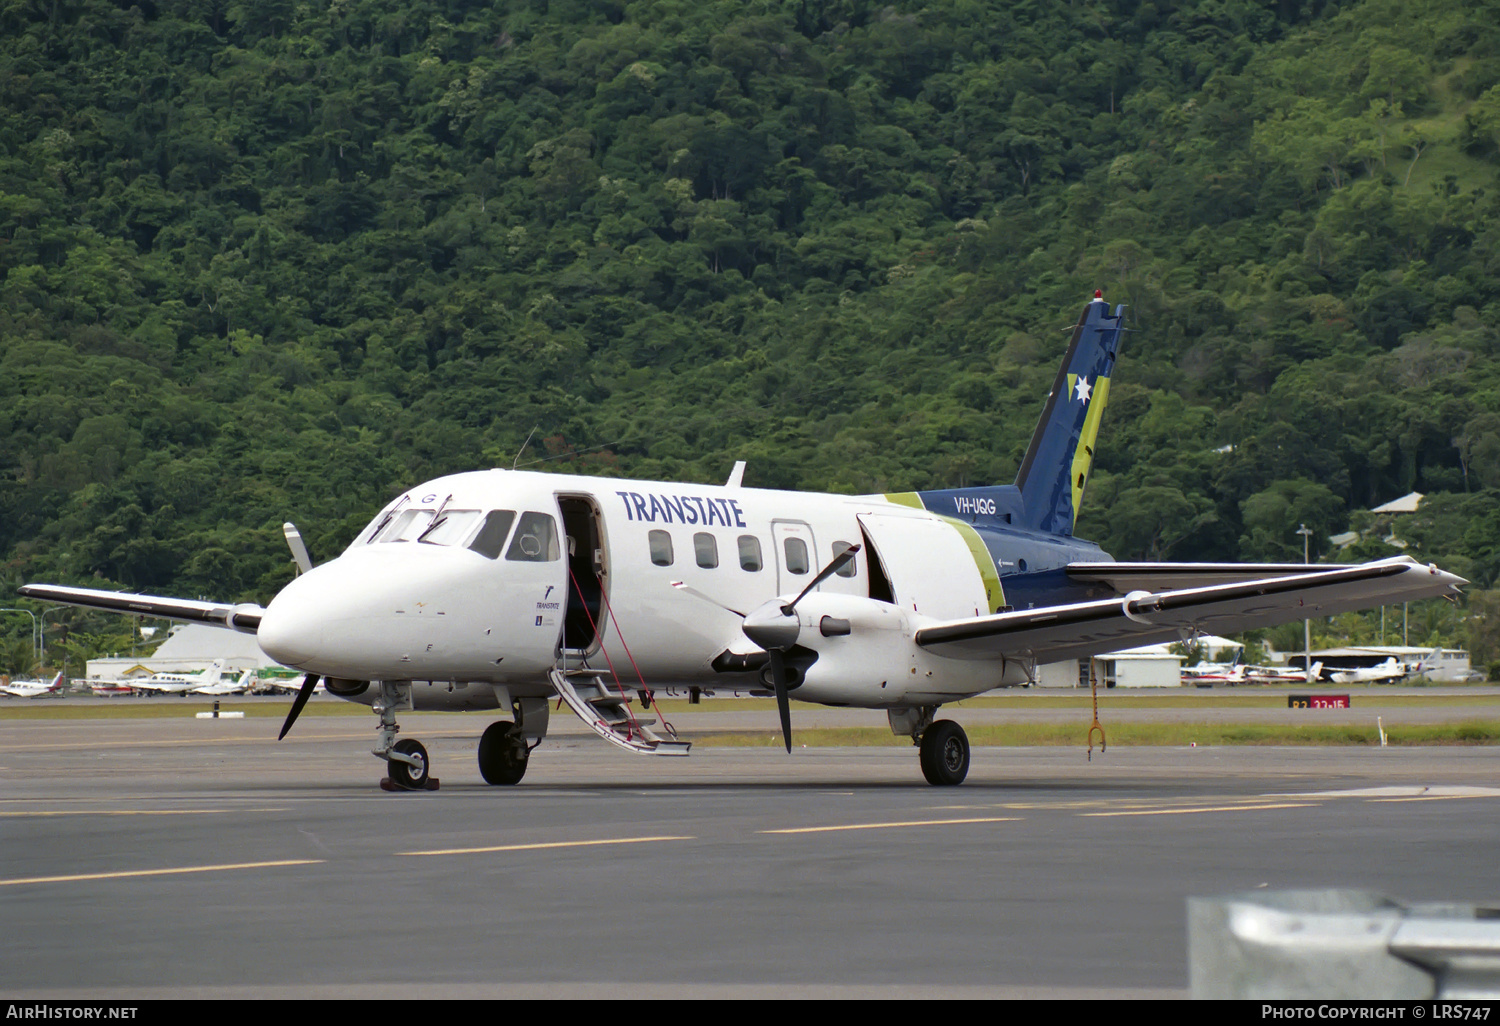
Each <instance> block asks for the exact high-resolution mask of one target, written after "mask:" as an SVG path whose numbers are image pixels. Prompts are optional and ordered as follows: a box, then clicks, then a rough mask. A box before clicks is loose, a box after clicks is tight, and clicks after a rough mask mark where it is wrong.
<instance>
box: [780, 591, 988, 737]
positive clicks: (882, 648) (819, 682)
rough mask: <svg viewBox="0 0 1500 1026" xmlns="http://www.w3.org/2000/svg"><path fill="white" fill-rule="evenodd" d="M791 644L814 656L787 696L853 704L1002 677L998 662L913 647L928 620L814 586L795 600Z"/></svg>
mask: <svg viewBox="0 0 1500 1026" xmlns="http://www.w3.org/2000/svg"><path fill="white" fill-rule="evenodd" d="M796 615H797V620H798V626H799V631H798V637H797V646H798V647H799V648H808V649H812V650H813V651H815V652H816V653H817V654H818V658H817V660H816V661H815V662H813V663H812V665H811V666H808V667H807V669H806V672H805V673H804V675H803V679H802V682H801V684H799V685H798V686H797V687H796V688H795V689H794V690H793V691H792V697H793V698H798V699H802V700H804V701H809V702H822V703H825V704H827V705H849V706H857V707H861V708H875V709H880V708H886V707H889V706H906V705H932V704H940V703H942V702H952V701H955V700H957V699H959V698H963V697H965V696H968V695H974V694H978V693H979V692H981V691H988V690H990V689H991V688H995V687H999V686H1000V685H1001V684H1003V683H1005V682H1006V681H1005V679H1004V678H1005V662H1004V661H1003V660H996V661H994V662H975V661H968V660H959V659H944V658H942V657H941V656H936V655H933V654H932V653H930V652H927V651H926V650H924V649H921V648H918V647H917V645H916V643H915V642H914V641H913V640H912V639H913V636H914V634H915V632H916V628H918V627H923V626H927V624H929V623H933V622H936V621H933V620H931V619H930V618H928V617H923V616H920V615H918V614H917V613H913V612H910V611H909V610H905V609H902V608H901V607H900V606H897V605H894V604H892V603H890V602H880V601H878V600H876V599H869V598H859V597H857V596H852V595H837V594H833V593H828V594H825V593H822V592H814V593H812V594H810V595H808V596H807V597H806V598H804V599H803V600H802V601H801V602H800V603H798V604H797V609H796Z"/></svg>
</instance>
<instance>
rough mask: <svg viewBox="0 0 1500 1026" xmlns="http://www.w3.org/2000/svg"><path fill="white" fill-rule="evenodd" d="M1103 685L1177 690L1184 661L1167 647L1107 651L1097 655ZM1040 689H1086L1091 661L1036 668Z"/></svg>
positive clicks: (1074, 661)
mask: <svg viewBox="0 0 1500 1026" xmlns="http://www.w3.org/2000/svg"><path fill="white" fill-rule="evenodd" d="M1094 662H1095V663H1097V664H1098V669H1097V672H1098V674H1099V686H1100V687H1106V688H1175V687H1180V686H1181V684H1182V664H1183V662H1184V659H1183V657H1182V656H1180V655H1175V654H1173V653H1172V652H1171V651H1169V649H1168V647H1167V646H1166V645H1143V646H1141V647H1140V648H1130V649H1125V650H1123V651H1120V652H1107V653H1105V654H1104V655H1101V656H1095V657H1094ZM1036 686H1037V687H1041V688H1086V687H1088V686H1089V660H1087V659H1067V660H1064V661H1063V662H1060V663H1045V664H1043V665H1041V666H1038V667H1037V668H1036Z"/></svg>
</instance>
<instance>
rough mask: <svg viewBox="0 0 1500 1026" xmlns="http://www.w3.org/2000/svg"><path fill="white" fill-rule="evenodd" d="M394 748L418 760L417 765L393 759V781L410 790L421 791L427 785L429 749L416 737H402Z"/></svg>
mask: <svg viewBox="0 0 1500 1026" xmlns="http://www.w3.org/2000/svg"><path fill="white" fill-rule="evenodd" d="M393 750H394V751H397V752H400V753H401V754H402V755H410V756H411V757H412V758H413V759H416V760H417V765H415V766H413V765H411V764H410V763H405V762H400V761H399V760H396V759H392V760H391V761H390V767H391V783H393V784H395V785H396V786H397V787H401V788H405V789H406V790H408V791H421V790H424V789H426V787H427V778H428V776H429V770H430V768H431V767H430V764H429V763H428V762H427V749H425V748H423V747H422V742H420V741H418V740H416V739H415V738H410V737H408V738H402V739H401V740H400V741H397V742H396V744H395V745H394V746H393Z"/></svg>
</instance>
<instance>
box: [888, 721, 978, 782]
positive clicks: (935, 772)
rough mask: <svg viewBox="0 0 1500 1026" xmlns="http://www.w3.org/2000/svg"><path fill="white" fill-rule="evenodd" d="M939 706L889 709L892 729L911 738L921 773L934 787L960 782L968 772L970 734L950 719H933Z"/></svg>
mask: <svg viewBox="0 0 1500 1026" xmlns="http://www.w3.org/2000/svg"><path fill="white" fill-rule="evenodd" d="M937 710H938V707H937V706H935V705H924V706H918V707H917V708H914V709H890V710H887V712H886V715H887V717H888V718H889V719H890V722H891V732H892V733H893V734H902V735H905V736H907V737H910V738H911V739H912V743H913V744H915V745H916V746H917V750H918V752H919V754H920V756H921V763H922V776H924V777H926V778H927V782H928V783H929V784H933V785H935V786H937V787H953V786H955V785H957V784H962V783H963V782H964V778H965V777H967V776H968V775H969V736H968V735H967V734H965V733H964V728H962V727H960V726H959V725H958V724H957V723H954V722H953V721H952V720H937V721H934V720H933V716H935V715H936V714H937Z"/></svg>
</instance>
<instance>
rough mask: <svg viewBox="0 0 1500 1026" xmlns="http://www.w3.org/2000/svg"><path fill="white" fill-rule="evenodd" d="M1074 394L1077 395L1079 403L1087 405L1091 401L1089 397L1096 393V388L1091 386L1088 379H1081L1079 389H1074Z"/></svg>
mask: <svg viewBox="0 0 1500 1026" xmlns="http://www.w3.org/2000/svg"><path fill="white" fill-rule="evenodd" d="M1074 392H1075V393H1076V394H1077V397H1078V401H1079V402H1081V403H1087V402H1088V401H1089V396H1091V395H1092V394H1093V392H1094V388H1093V386H1092V385H1090V384H1089V379H1088V378H1079V379H1078V387H1077V388H1075V389H1074Z"/></svg>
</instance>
